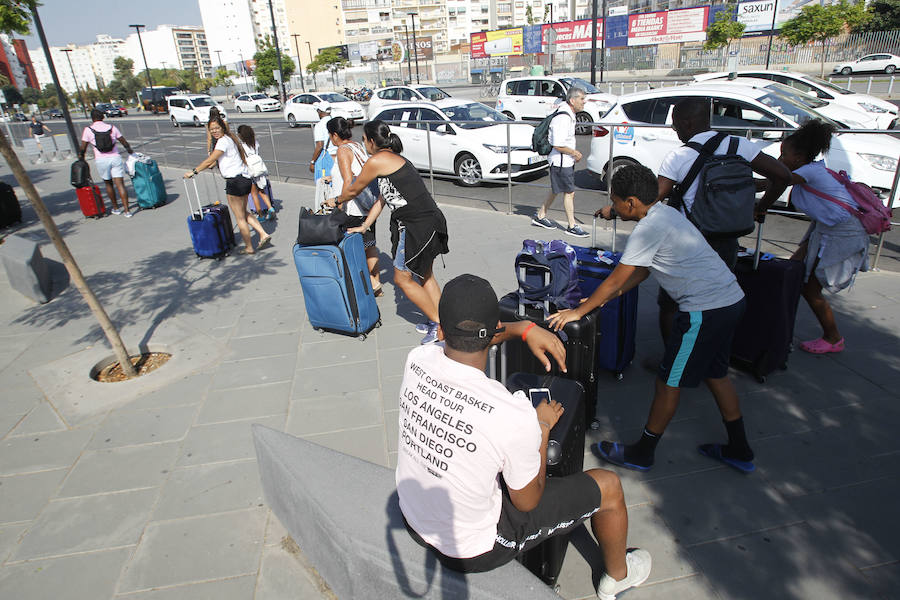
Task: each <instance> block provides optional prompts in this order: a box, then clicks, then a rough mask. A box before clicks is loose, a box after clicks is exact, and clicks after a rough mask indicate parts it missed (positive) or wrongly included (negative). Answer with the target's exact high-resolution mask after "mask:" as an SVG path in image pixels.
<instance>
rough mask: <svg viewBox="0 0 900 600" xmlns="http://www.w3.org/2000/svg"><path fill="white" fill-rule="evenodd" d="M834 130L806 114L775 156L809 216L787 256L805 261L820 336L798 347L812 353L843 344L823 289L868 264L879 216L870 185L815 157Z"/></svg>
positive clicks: (843, 282)
mask: <svg viewBox="0 0 900 600" xmlns="http://www.w3.org/2000/svg"><path fill="white" fill-rule="evenodd" d="M834 130H835V126H834V125H832V124H830V123H824V122H822V121H820V120H817V119H812V120H809V121H807V122H806V123H804V124H803V126H802V127H800V128H799V129H798V130H797V131H796V132H794V133H792V134H791V135H789V136H788V137H787V138H785V140H784V141H783V142H782V143H781V156H780V157H779V160H781V162H783V163H784V164H785V165H786V166H787V167H788V168H789V169H790V170H791V171H792V177H791V184H792V185H793V186H794V187H793V190H792V192H791V202H792V203H793V205H794V206H795V207H796V208H797V209H798V210H800V211H802V212H804V213H806V215H807V216H808V217H809V218H810V219H812V224H811V225H810V227H809V230H807V232H806V235H805V236H804V237H803V240H802V241H801V242H800V247H799V248H798V249H797V252H795V253H794V256H793V257H792V258H794V259H795V260H802V261H803V262H804V263H805V265H806V283H805V284H804V287H803V298H804V299H805V300H806V302H807V303H808V304H809V307H810V308H811V309H812V311H813V313H814V314H815V315H816V319H818V321H819V325H821V326H822V337H820V338H818V339H815V340H809V341H805V342H801V343H800V349H801V350H805V351H806V352H810V353H812V354H827V353H829V352H841V351H842V350H843V349H844V338H843V337H842V336H841V334H840V332H839V331H838V327H837V323H836V322H835V318H834V313H833V312H832V310H831V305H830V304H829V303H828V301H827V300H826V299H825V297H824V296H823V295H822V289H823V288H824V289H826V290H828V291H829V292H831V293H837V292H839V291H841V290H843V289H845V288H848V287H850V286H851V285H852V284H853V280H854V278H855V277H856V273H857V272H859V271H866V270H868V268H869V260H868V254H869V233H870V231H869V230H872V229H873V224H876V222H877V221H879V215H880V211H879V210H878V207H879V206H881V203H880V200H879V199H878V197H877V196H875V194H874V193H873V192H872V191H871V190H870V189H869V188H867V187H865V186H863V185H862V184H859V183H854V182H853V181H851V180H850V179H849V177H847V174H846V173H845V172H843V171H842V172H841V173H835V172H834V171H832V170H830V169H828V168H827V167H826V166H825V161H824V160H815V159H816V157H818V156H819V155H822V154H825V153H826V152H828V149H829V148H830V147H831V136H832V134H833V133H834ZM873 198H874V200H873ZM873 217H874V218H873ZM889 226H890V225H889V220H888V227H889ZM875 229H877V227H875Z"/></svg>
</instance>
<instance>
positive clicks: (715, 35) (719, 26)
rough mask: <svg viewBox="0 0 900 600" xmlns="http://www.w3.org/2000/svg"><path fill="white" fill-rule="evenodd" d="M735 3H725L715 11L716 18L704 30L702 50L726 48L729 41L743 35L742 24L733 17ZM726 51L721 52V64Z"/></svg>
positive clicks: (729, 43)
mask: <svg viewBox="0 0 900 600" xmlns="http://www.w3.org/2000/svg"><path fill="white" fill-rule="evenodd" d="M734 15H735V5H734V4H726V5H725V8H724V9H723V10H720V11H719V12H717V13H716V20H715V21H714V22H713V23H712V24H711V25H710V26H709V27H708V28H707V30H706V41H705V42H704V43H703V49H704V50H719V49H725V50H727V49H728V48H729V47H730V46H731V42H732V41H734V40H738V39H740V38H741V36H742V35H744V24H743V23H739V22H738V21H736V20H735V18H734ZM727 56H728V54H727V52H723V53H722V62H723V64H724V63H725V61H726V60H727Z"/></svg>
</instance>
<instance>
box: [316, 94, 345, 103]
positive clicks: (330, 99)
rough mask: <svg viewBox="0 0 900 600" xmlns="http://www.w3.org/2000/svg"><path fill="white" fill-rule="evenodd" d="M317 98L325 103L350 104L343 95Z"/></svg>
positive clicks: (328, 95) (326, 95) (321, 95)
mask: <svg viewBox="0 0 900 600" xmlns="http://www.w3.org/2000/svg"><path fill="white" fill-rule="evenodd" d="M319 98H321V99H322V100H324V101H326V102H350V98H348V97H347V96H344V95H343V94H319Z"/></svg>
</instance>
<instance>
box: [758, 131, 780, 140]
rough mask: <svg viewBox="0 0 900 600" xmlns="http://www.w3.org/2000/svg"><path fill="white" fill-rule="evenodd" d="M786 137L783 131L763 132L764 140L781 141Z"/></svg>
mask: <svg viewBox="0 0 900 600" xmlns="http://www.w3.org/2000/svg"><path fill="white" fill-rule="evenodd" d="M782 137H784V132H783V131H763V132H762V139H764V140H780V139H781V138H782Z"/></svg>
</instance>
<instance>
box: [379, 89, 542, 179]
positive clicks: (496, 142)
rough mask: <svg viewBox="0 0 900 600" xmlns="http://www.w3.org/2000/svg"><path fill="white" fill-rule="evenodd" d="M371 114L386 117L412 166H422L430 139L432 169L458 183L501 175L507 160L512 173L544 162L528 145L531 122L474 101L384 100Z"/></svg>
mask: <svg viewBox="0 0 900 600" xmlns="http://www.w3.org/2000/svg"><path fill="white" fill-rule="evenodd" d="M375 118H376V119H379V120H382V121H385V122H387V123H388V125H389V126H390V128H391V132H392V133H396V134H397V135H398V136H400V141H402V142H403V156H405V157H406V158H407V159H409V161H410V162H411V163H412V164H413V165H414V166H415V167H416V168H417V169H422V170H425V169H428V162H429V161H428V159H429V143H430V145H431V149H430V150H431V151H430V157H431V163H432V165H433V169H434V171H435V172H437V173H452V174H454V175H456V177H457V178H458V179H457V180H456V181H457V183H459V184H460V185H463V186H474V185H478V184H480V183H481V182H482V181H490V180H496V179H501V180H503V179H506V178H507V167H508V166H509V173H510V176H511V177H512V178H513V179H517V178H519V177H523V176H525V175H528V174H531V173H537V172H540V171H543V170H546V169H547V168H548V165H547V158H546V157H545V156H541V155H539V154H538V153H537V152H534V151H532V149H531V135H532V133H534V127H532V126H531V125H526V124H522V123H510V122H509V118H508V117H506V116H505V115H503V114H501V113H499V112H497V111H496V110H494V109H493V108H491V107H489V106H485V105H484V104H481V103H480V102H475V101H473V100H464V99H461V98H446V99H444V100H438V101H437V102H434V103H431V102H406V103H402V104H389V105H386V106H384V107H382V109H381V111H380V112H379V113H378V114H377V115H375ZM414 121H429V122H428V123H417V122H414ZM507 127H508V128H509V142H507ZM507 152H509V160H507Z"/></svg>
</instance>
